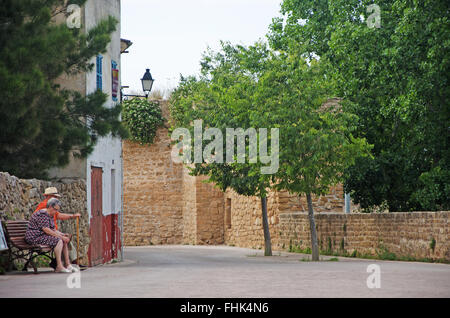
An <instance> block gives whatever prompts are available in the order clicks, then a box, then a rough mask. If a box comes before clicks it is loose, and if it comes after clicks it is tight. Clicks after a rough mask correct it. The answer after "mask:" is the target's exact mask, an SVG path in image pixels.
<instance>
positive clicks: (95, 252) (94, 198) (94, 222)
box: [89, 167, 103, 266]
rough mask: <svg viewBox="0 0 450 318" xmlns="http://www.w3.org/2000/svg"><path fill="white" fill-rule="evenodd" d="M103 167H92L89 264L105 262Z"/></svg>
mask: <svg viewBox="0 0 450 318" xmlns="http://www.w3.org/2000/svg"><path fill="white" fill-rule="evenodd" d="M102 172H103V170H102V168H97V167H92V168H91V221H90V227H89V228H90V230H89V231H90V236H91V242H90V244H89V266H95V265H98V264H101V263H103V235H102V232H103V231H102V230H103V222H102V219H103V205H102Z"/></svg>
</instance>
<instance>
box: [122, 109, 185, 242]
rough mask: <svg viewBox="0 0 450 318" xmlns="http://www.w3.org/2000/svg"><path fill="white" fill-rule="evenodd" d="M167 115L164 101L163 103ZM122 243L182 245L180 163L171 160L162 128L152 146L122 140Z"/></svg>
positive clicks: (181, 172)
mask: <svg viewBox="0 0 450 318" xmlns="http://www.w3.org/2000/svg"><path fill="white" fill-rule="evenodd" d="M161 109H162V111H163V116H164V117H165V118H167V117H166V116H167V104H166V103H162V104H161ZM122 145H123V169H124V172H123V182H124V185H123V186H124V225H123V226H124V231H123V232H124V233H123V240H124V245H151V244H181V242H182V240H183V201H184V198H183V193H184V191H183V183H182V179H183V165H182V164H176V163H173V162H172V160H171V155H170V154H171V151H172V147H171V143H170V138H169V134H168V130H167V128H165V127H161V128H159V129H158V130H157V132H156V137H155V139H154V142H153V144H151V145H140V144H139V143H136V142H132V141H129V140H124V141H123V142H122Z"/></svg>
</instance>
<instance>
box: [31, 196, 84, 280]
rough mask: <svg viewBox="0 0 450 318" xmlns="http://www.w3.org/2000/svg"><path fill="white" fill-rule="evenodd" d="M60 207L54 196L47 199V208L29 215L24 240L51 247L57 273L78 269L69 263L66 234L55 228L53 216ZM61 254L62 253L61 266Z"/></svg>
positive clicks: (67, 236) (68, 238) (67, 237)
mask: <svg viewBox="0 0 450 318" xmlns="http://www.w3.org/2000/svg"><path fill="white" fill-rule="evenodd" d="M60 209H61V202H60V201H59V200H58V199H56V198H51V199H50V200H48V201H47V209H42V210H39V211H38V212H36V213H34V214H33V215H32V216H31V219H30V222H29V224H28V229H27V232H26V234H25V241H26V242H27V243H28V244H33V245H46V246H50V247H51V248H53V250H54V252H55V256H56V269H55V271H56V272H58V273H71V272H76V271H78V269H77V268H75V267H73V266H72V265H71V264H70V260H69V250H68V247H67V244H68V243H69V241H70V237H69V235H68V234H65V233H61V232H59V231H57V230H55V222H54V220H53V216H54V215H55V213H56V212H59V210H60ZM61 254H63V255H64V262H65V264H66V266H63V264H62V261H61Z"/></svg>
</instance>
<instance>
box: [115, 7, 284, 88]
mask: <svg viewBox="0 0 450 318" xmlns="http://www.w3.org/2000/svg"><path fill="white" fill-rule="evenodd" d="M281 1H282V0H122V1H121V10H122V12H121V37H122V38H124V39H127V40H130V41H131V42H133V45H132V46H131V47H130V48H129V49H128V51H129V53H128V54H122V67H121V68H122V85H123V86H129V87H130V88H129V89H124V93H133V92H134V93H142V85H141V81H140V79H141V78H142V76H143V75H144V73H145V69H146V68H149V69H150V72H151V74H152V76H153V78H154V79H155V83H154V85H153V89H154V90H161V91H166V90H169V89H173V88H175V87H176V86H177V84H178V81H179V78H180V74H182V75H183V76H187V75H198V74H199V71H200V60H201V57H202V53H203V52H204V51H205V50H206V49H207V47H208V46H209V47H210V48H212V49H214V50H217V49H219V48H220V40H223V41H230V42H232V43H234V44H237V43H239V44H244V45H250V44H253V43H254V42H255V41H257V40H259V39H263V40H265V35H266V34H267V32H268V28H269V25H270V23H271V22H272V18H274V17H277V16H279V15H280V14H279V11H280V5H281Z"/></svg>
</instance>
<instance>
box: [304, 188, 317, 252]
mask: <svg viewBox="0 0 450 318" xmlns="http://www.w3.org/2000/svg"><path fill="white" fill-rule="evenodd" d="M306 200H307V201H308V218H309V229H310V231H311V252H312V260H313V261H318V260H319V244H317V231H316V222H315V220H314V210H313V205H312V199H311V193H307V194H306Z"/></svg>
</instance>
